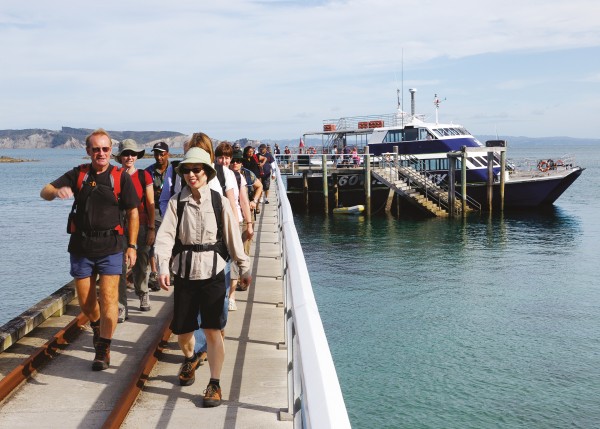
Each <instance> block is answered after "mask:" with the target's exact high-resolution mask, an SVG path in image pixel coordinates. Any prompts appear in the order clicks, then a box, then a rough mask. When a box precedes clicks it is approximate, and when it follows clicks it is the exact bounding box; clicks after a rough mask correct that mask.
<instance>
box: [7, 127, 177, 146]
mask: <svg viewBox="0 0 600 429" xmlns="http://www.w3.org/2000/svg"><path fill="white" fill-rule="evenodd" d="M92 131H93V130H91V129H86V128H69V127H62V128H61V129H60V130H59V131H54V130H45V129H26V130H0V149H78V148H84V147H85V137H86V136H87V135H88V134H89V133H91V132H92ZM108 133H109V134H110V135H111V137H112V138H113V139H115V140H123V139H126V138H131V139H134V140H136V141H137V142H138V143H139V144H140V145H141V146H142V147H146V148H151V147H152V145H154V143H156V142H157V141H165V142H167V144H168V145H169V146H170V147H174V148H178V147H182V145H183V142H184V141H185V139H186V138H187V136H186V135H185V134H182V133H178V132H174V131H108Z"/></svg>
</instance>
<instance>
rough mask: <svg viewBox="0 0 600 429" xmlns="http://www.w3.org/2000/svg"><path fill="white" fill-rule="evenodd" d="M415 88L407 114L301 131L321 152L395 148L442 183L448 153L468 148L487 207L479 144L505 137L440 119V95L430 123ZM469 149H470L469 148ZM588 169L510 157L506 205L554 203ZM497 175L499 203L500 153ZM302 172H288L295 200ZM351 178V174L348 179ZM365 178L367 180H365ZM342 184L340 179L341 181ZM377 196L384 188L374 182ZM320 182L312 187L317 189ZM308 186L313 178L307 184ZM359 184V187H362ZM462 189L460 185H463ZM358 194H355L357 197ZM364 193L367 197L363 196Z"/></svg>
mask: <svg viewBox="0 0 600 429" xmlns="http://www.w3.org/2000/svg"><path fill="white" fill-rule="evenodd" d="M409 91H410V93H411V113H410V114H407V113H406V112H404V111H402V109H401V108H400V102H398V110H397V112H396V113H395V114H391V115H377V116H358V117H346V118H340V119H337V120H327V121H324V124H323V130H322V131H315V132H307V133H305V134H304V135H303V137H304V139H305V140H306V138H307V136H321V138H322V145H323V152H327V153H332V152H333V149H334V148H336V149H337V151H338V153H340V152H343V151H344V148H346V147H351V148H353V147H357V148H359V149H362V150H363V151H364V147H365V146H368V151H369V154H371V155H372V158H373V160H374V161H375V162H377V161H379V160H381V159H383V158H384V157H387V158H389V157H390V156H391V154H392V153H393V152H394V148H397V151H398V154H399V156H400V157H403V159H408V160H410V162H411V164H412V168H414V169H415V170H417V171H419V172H420V173H421V174H424V175H426V176H427V177H428V178H429V179H430V180H433V181H434V182H436V183H438V184H444V183H446V182H447V180H448V172H449V158H448V154H449V153H457V152H460V151H463V150H465V151H466V153H467V156H466V158H465V159H466V162H465V163H466V181H467V187H466V188H467V195H468V197H470V198H472V199H474V200H475V201H477V202H478V203H479V204H480V205H481V206H485V204H486V199H487V182H488V171H489V169H488V157H487V154H486V153H484V152H482V151H481V150H479V151H478V150H477V149H479V148H485V147H486V146H488V147H490V146H506V143H505V142H504V141H502V140H494V141H488V142H486V144H485V145H484V144H482V143H481V142H480V141H479V140H477V138H475V137H474V136H473V135H472V134H471V133H469V131H467V130H466V128H465V127H463V126H461V125H458V124H452V123H440V122H439V121H438V109H439V106H440V99H439V98H438V97H437V95H436V96H435V98H434V105H435V108H436V114H435V122H426V121H425V117H424V115H417V114H415V109H414V106H415V93H416V90H415V89H410V90H409ZM470 149H471V150H470ZM335 163H336V166H337V167H342V168H343V167H348V166H350V164H352V160H351V158H350V156H349V155H347V154H346V155H343V154H338V155H337V156H335ZM458 164H459V165H458V166H457V169H458V174H457V176H456V182H457V184H458V185H460V182H461V177H460V176H461V175H460V168H461V166H460V158H459V161H458ZM583 170H584V168H582V167H579V166H576V165H575V164H574V161H573V160H572V159H571V158H570V157H568V156H565V157H562V158H561V159H538V160H535V162H533V163H532V162H529V164H528V165H517V163H515V162H511V161H507V162H506V164H505V174H504V186H505V188H504V208H505V209H510V208H532V207H543V206H550V205H552V204H553V203H554V202H555V201H556V199H557V198H558V197H559V196H560V195H561V194H562V193H563V192H564V191H565V190H566V189H567V188H568V187H569V186H570V185H571V184H572V183H573V182H574V181H575V180H576V179H577V178H578V177H579V176H580V175H581V173H582V172H583ZM492 174H493V188H494V190H493V195H494V201H493V206H495V207H499V204H498V203H499V198H500V191H499V187H500V182H501V181H500V174H501V157H500V155H499V153H497V152H496V153H494V155H493V158H492ZM309 179H312V180H313V181H315V180H316V181H317V182H321V183H322V175H321V176H320V178H319V177H318V175H317V177H311V178H309ZM302 180H304V179H303V178H302V177H300V178H299V177H294V176H290V177H288V193H289V194H291V195H290V197H291V200H293V199H294V194H295V193H297V192H298V188H299V187H301V186H302V183H300V182H301V181H302ZM345 180H346V181H349V179H348V178H346V179H345ZM363 181H364V179H363ZM338 185H339V184H338ZM374 185H375V188H376V189H375V190H374V192H373V196H375V197H376V195H375V194H376V193H377V192H378V190H380V189H381V188H382V187H381V186H377V183H374ZM318 186H319V185H318V183H314V184H313V187H315V188H317V189H318ZM309 188H310V183H309ZM358 188H360V186H359V187H358ZM459 189H460V188H459ZM355 197H356V196H355ZM363 197H364V196H363ZM351 203H352V204H362V201H361V200H360V198H352V199H351V201H348V202H345V204H351Z"/></svg>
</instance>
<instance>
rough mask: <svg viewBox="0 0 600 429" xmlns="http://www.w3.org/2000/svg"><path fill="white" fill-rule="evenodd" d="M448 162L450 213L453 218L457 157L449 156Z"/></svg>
mask: <svg viewBox="0 0 600 429" xmlns="http://www.w3.org/2000/svg"><path fill="white" fill-rule="evenodd" d="M448 163H449V164H450V165H449V169H448V176H449V177H448V214H449V215H450V217H451V218H453V217H454V211H455V209H456V188H455V186H456V157H455V156H448Z"/></svg>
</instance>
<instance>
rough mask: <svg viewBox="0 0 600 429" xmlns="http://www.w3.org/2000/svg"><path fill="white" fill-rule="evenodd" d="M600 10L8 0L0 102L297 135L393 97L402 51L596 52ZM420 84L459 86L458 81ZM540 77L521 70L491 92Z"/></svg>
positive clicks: (122, 121)
mask: <svg viewBox="0 0 600 429" xmlns="http://www.w3.org/2000/svg"><path fill="white" fill-rule="evenodd" d="M596 9H597V6H596V2H594V1H588V0H576V1H571V2H569V3H564V2H563V1H557V0H550V1H544V2H542V1H539V0H535V1H532V0H530V1H528V2H523V1H515V0H509V1H505V2H501V3H499V2H486V1H475V0H463V1H457V2H454V3H453V4H452V5H451V6H449V5H447V4H440V2H434V1H432V0H424V1H416V0H408V1H404V2H401V3H400V2H397V1H392V0H369V1H366V0H356V1H352V0H350V1H344V2H342V1H312V2H293V1H292V2H288V1H262V2H253V1H242V0H234V1H228V2H222V3H218V4H212V5H208V4H205V2H194V1H183V0H175V1H171V2H168V3H166V2H162V1H156V0H153V1H143V2H142V1H139V0H137V1H129V2H117V1H114V0H108V1H104V2H101V3H92V4H89V3H85V4H84V3H81V2H76V1H60V0H59V1H55V2H44V1H40V0H38V1H35V0H34V1H28V2H22V1H12V0H9V1H7V2H4V4H3V10H4V11H3V12H0V38H1V40H3V43H2V45H1V46H0V55H1V56H2V58H3V59H4V60H3V62H4V63H6V64H5V65H4V66H3V79H2V81H1V82H0V91H1V93H2V94H3V99H4V100H5V103H6V102H7V101H9V104H10V105H11V106H12V107H11V108H9V107H7V106H4V107H0V114H1V116H0V128H10V127H12V128H14V127H25V126H28V127H33V126H48V127H50V126H54V127H58V126H60V125H72V126H96V125H98V123H99V122H100V123H105V125H104V126H105V127H107V128H113V129H115V128H121V129H122V128H131V127H133V126H140V127H144V128H147V127H151V125H152V124H156V126H155V127H151V128H154V129H155V128H157V127H158V128H160V127H163V126H166V125H173V126H177V127H180V128H178V129H177V130H179V131H183V132H190V131H192V130H195V129H197V128H198V127H199V126H202V124H207V125H206V126H210V127H212V128H210V129H208V130H207V131H208V132H209V133H218V134H219V136H217V137H222V138H237V137H241V136H245V135H246V130H250V129H252V131H253V132H256V133H257V134H258V135H257V137H267V136H270V137H278V136H281V137H284V136H286V137H287V136H290V135H292V136H293V135H297V134H299V133H300V132H301V131H302V130H303V129H306V128H315V126H316V125H318V124H319V123H320V119H322V118H325V117H327V116H329V115H331V116H333V115H335V114H340V115H347V114H369V113H382V112H381V110H382V109H385V108H388V106H390V107H391V106H393V100H394V99H395V88H396V85H397V84H396V81H397V80H398V79H399V77H400V76H399V74H400V68H401V63H402V60H401V57H402V52H404V65H405V66H404V67H405V72H406V74H407V78H408V77H409V78H412V79H413V81H415V80H416V79H420V76H418V75H416V72H417V71H418V70H419V68H420V67H422V65H423V64H426V62H428V61H430V60H432V59H436V58H447V59H448V60H450V61H451V60H453V59H460V58H469V57H473V56H477V55H483V54H489V53H495V54H501V53H506V52H508V53H511V52H538V51H559V50H565V49H573V48H582V47H598V46H600V31H599V30H598V29H599V28H600V25H599V24H600V16H599V15H598V14H597V13H596ZM597 69H598V68H596V70H597ZM409 72H410V73H409ZM594 72H595V70H590V71H589V74H590V75H592V74H593V73H594ZM468 73H469V74H471V73H472V71H471V70H469V71H468ZM474 79H475V78H474ZM408 80H409V79H407V81H408ZM418 83H419V84H420V85H425V86H427V87H435V86H437V85H440V86H441V85H446V86H448V87H452V86H454V84H453V82H451V81H449V80H448V77H447V76H431V77H429V76H428V77H427V78H426V79H421V82H418ZM471 83H472V84H473V85H476V84H477V82H476V81H473V82H471ZM531 83H535V82H534V80H532V79H531V78H529V77H521V76H509V77H508V78H507V79H504V83H501V82H498V83H497V84H495V85H493V87H495V88H498V91H506V90H516V89H521V88H524V87H526V86H528V85H530V84H531ZM407 87H408V84H407V86H406V88H407ZM455 90H456V91H458V92H461V91H462V92H465V91H467V92H468V90H467V89H462V90H461V89H460V88H455ZM438 91H439V90H438ZM363 109H364V110H363ZM390 110H391V109H390ZM531 110H533V109H531ZM61 121H62V122H61ZM311 124H314V126H313V125H311ZM248 136H249V137H253V136H251V135H248Z"/></svg>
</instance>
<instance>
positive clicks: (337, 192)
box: [331, 173, 340, 208]
mask: <svg viewBox="0 0 600 429" xmlns="http://www.w3.org/2000/svg"><path fill="white" fill-rule="evenodd" d="M331 181H332V182H333V207H334V208H335V207H339V206H340V190H339V186H338V175H337V173H332V174H331Z"/></svg>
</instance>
